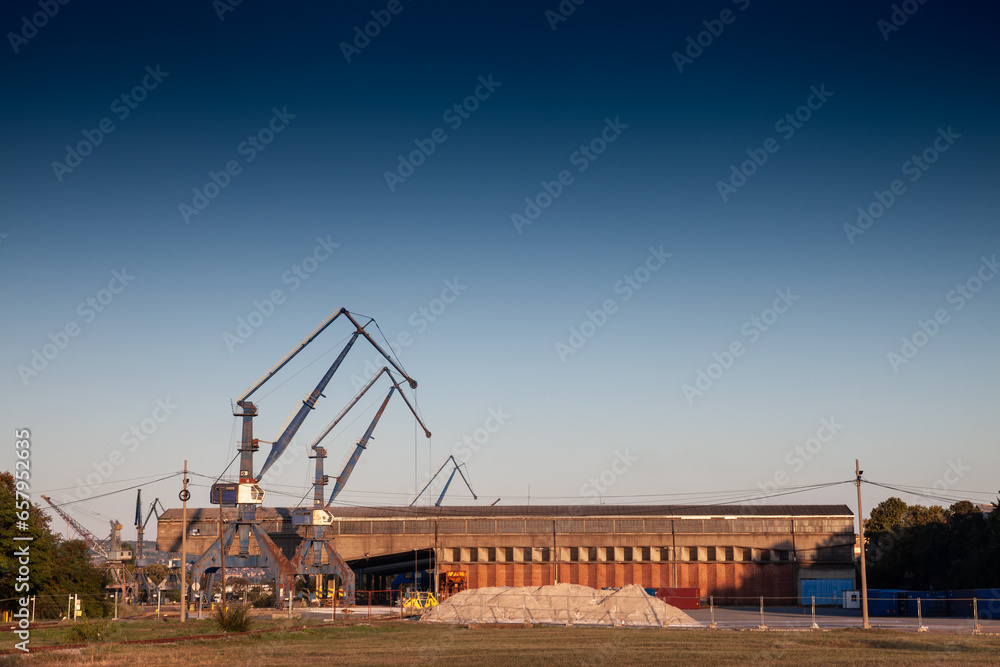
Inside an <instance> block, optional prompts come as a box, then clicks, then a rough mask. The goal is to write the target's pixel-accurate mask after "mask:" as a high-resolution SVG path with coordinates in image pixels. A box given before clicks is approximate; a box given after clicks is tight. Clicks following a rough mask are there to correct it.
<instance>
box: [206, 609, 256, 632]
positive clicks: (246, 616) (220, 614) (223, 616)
mask: <svg viewBox="0 0 1000 667" xmlns="http://www.w3.org/2000/svg"><path fill="white" fill-rule="evenodd" d="M215 622H216V623H218V624H219V628H221V629H222V631H223V632H246V631H247V630H249V629H250V625H251V623H253V616H251V615H250V606H249V605H242V604H241V605H231V606H228V607H227V606H224V605H221V604H220V605H219V607H218V609H216V610H215Z"/></svg>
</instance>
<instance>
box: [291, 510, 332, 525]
mask: <svg viewBox="0 0 1000 667" xmlns="http://www.w3.org/2000/svg"><path fill="white" fill-rule="evenodd" d="M292 525H293V526H332V525H333V514H331V513H330V510H325V509H319V510H315V509H309V508H305V507H300V508H297V509H294V510H292Z"/></svg>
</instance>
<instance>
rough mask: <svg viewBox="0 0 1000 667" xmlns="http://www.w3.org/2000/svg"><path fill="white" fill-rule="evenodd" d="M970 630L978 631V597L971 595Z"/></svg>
mask: <svg viewBox="0 0 1000 667" xmlns="http://www.w3.org/2000/svg"><path fill="white" fill-rule="evenodd" d="M972 618H973V621H972V631H973V632H975V633H977V634H978V633H979V629H980V628H979V598H977V597H975V596H973V598H972Z"/></svg>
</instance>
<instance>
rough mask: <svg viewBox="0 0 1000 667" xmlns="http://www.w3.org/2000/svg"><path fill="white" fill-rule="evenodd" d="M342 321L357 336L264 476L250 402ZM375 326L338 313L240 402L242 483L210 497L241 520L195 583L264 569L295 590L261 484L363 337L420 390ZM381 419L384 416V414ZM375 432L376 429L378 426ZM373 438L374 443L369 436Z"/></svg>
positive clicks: (276, 446) (280, 442)
mask: <svg viewBox="0 0 1000 667" xmlns="http://www.w3.org/2000/svg"><path fill="white" fill-rule="evenodd" d="M341 316H343V317H344V318H346V319H347V320H349V321H350V322H351V324H352V325H353V326H354V332H353V333H352V334H351V336H350V340H348V342H347V344H346V345H345V346H344V348H343V350H341V352H340V354H339V355H338V356H337V358H336V359H335V360H334V362H333V364H331V366H330V367H329V369H328V370H327V371H326V373H325V374H324V375H323V377H322V378H321V379H320V381H319V382H318V383H317V385H316V388H315V389H314V390H313V391H312V392H311V393H310V394H309V395H308V396H306V398H304V399H303V401H302V407H300V408H299V410H298V411H297V412H296V414H295V415H294V416H293V417H292V419H291V420H290V421H289V423H288V425H287V426H286V427H285V429H284V431H283V432H282V433H281V434H280V435H279V436H278V438H277V439H276V440H275V441H273V443H272V444H271V450H270V452H268V455H267V457H266V458H265V460H264V464H263V465H262V466H261V468H260V471H259V472H257V473H256V474H255V473H254V464H253V457H254V452H256V451H257V450H258V449H259V447H260V445H259V442H260V441H259V440H258V439H256V438H255V437H254V430H253V419H254V417H256V416H257V406H256V405H255V404H254V403H253V402H251V401H250V398H251V397H252V396H253V395H254V394H255V393H256V392H257V391H258V390H259V389H260V388H261V387H262V386H264V384H265V383H267V382H268V381H269V380H270V379H271V378H272V377H274V376H275V374H277V373H278V372H279V371H280V370H281V369H283V368H284V367H285V366H286V365H287V364H288V363H289V362H291V360H292V359H294V358H295V357H296V356H297V355H298V354H299V353H300V352H302V350H304V349H305V348H306V347H307V346H308V345H309V344H310V343H311V342H313V341H314V340H315V339H316V338H317V337H318V336H319V335H320V334H321V333H323V332H324V331H325V330H326V329H327V328H328V327H329V326H330V325H331V324H333V322H334V321H336V320H337V319H338V318H340V317H341ZM372 322H374V320H373V319H369V321H368V322H367V323H365V324H364V325H362V324H361V322H359V321H358V319H357V318H356V317H355V314H354V313H351V312H349V311H348V310H347V309H346V308H339V309H338V310H336V311H335V312H334V313H333V314H331V315H330V316H329V317H327V318H326V320H324V321H323V322H322V323H321V324H320V325H319V326H318V327H317V328H316V329H315V330H314V331H313V332H312V333H310V334H309V335H308V336H306V337H305V338H304V339H303V340H302V341H301V342H300V343H299V344H298V345H297V346H295V347H294V348H293V349H292V350H291V351H290V352H289V353H288V354H287V355H285V357H284V358H282V359H281V360H280V361H279V362H278V363H277V364H275V365H274V367H272V368H271V369H270V370H269V371H267V372H266V373H265V374H264V375H263V376H261V377H260V379H258V380H257V381H256V382H255V383H254V384H252V385H251V386H250V388H249V389H247V390H246V391H245V392H243V394H242V395H241V396H240V397H239V398H238V399H237V400H236V406H237V408H236V409H234V411H233V416H235V417H238V418H240V419H241V420H242V433H241V437H240V446H239V459H240V466H239V482H237V483H232V482H216V483H215V484H213V485H212V489H211V494H210V500H211V502H212V504H218V505H221V506H223V507H235V508H236V520H235V521H234V522H231V523H230V524H229V525H228V526H225V527H224V528H223V530H222V531H221V533H220V535H219V537H218V538H217V539H216V540H215V542H213V544H212V545H211V546H210V547H209V548H208V550H207V551H205V553H204V554H203V555H202V556H201V558H199V559H198V560H197V561H196V562H195V564H194V567H193V568H192V573H191V575H192V576H191V580H192V581H193V582H197V581H200V579H201V576H202V575H204V574H207V573H209V572H214V570H215V569H217V568H222V567H260V568H264V569H265V570H267V571H269V572H270V573H271V574H272V575H274V578H275V580H276V582H277V583H278V584H279V585H278V588H279V590H280V589H281V588H284V589H285V590H291V586H292V584H293V580H294V578H295V575H296V574H298V573H299V572H298V569H299V568H298V567H297V566H296V565H295V564H293V562H291V561H289V560H288V559H287V558H286V557H285V555H284V554H283V553H282V551H281V549H280V548H279V547H278V546H277V545H275V544H274V542H273V541H272V540H271V539H270V537H269V536H268V535H267V533H266V532H265V531H264V529H263V527H262V526H261V525H260V523H259V522H258V521H257V516H256V512H257V507H258V506H259V505H261V504H262V503H263V502H264V496H265V492H264V490H263V489H262V488H261V487H260V485H259V481H260V480H261V478H262V477H263V476H264V475H265V474H266V473H267V471H268V470H269V469H270V468H271V466H272V465H273V464H274V463H275V462H276V461H277V460H278V458H279V457H280V456H281V454H282V453H283V452H284V451H285V449H286V448H287V447H288V445H289V444H290V443H291V441H292V438H293V437H294V436H295V434H296V433H297V432H298V430H299V428H300V427H301V426H302V424H303V422H304V421H305V419H306V417H307V416H308V415H309V413H310V412H311V411H312V410H314V409H315V408H316V404H317V402H318V400H319V399H320V397H322V396H323V391H324V389H325V388H326V386H327V385H328V384H329V382H330V380H331V379H332V378H333V375H334V374H335V373H336V372H337V369H339V368H340V365H341V364H342V363H343V361H344V359H345V357H346V356H347V353H348V352H349V351H350V350H351V348H352V347H353V346H354V343H355V342H356V341H357V339H358V338H359V337H364V338H365V339H366V340H367V341H368V343H369V344H371V345H372V347H374V348H375V350H376V351H378V353H379V354H381V355H382V357H384V358H385V360H386V361H387V362H388V365H389V366H391V367H392V368H393V369H394V370H395V371H396V372H397V373H398V374H399V375H401V376H402V377H403V379H404V380H405V381H406V382H407V383H408V384H409V385H410V387H411V388H416V386H417V381H416V380H414V379H413V378H411V377H410V376H409V375H407V373H406V372H405V371H404V370H403V369H402V368H401V367H400V366H399V364H398V363H397V362H396V361H395V360H394V359H393V358H392V357H391V356H390V355H389V354H388V353H387V352H386V351H385V350H383V349H382V347H381V346H379V344H378V343H377V342H376V341H375V340H374V339H373V338H372V336H371V335H370V334H369V333H368V331H367V330H366V329H365V327H367V326H368V325H370V324H371V323H372ZM397 388H398V385H397V384H396V383H394V386H393V390H395V389H397ZM391 391H392V390H390V396H391ZM386 402H388V397H387V398H386ZM384 407H385V403H383V409H384ZM411 409H412V406H411ZM379 414H380V415H381V410H380V412H379ZM371 428H372V429H373V428H374V425H373V426H372V427H371ZM368 437H369V438H370V433H369V434H368ZM362 449H363V447H362ZM320 460H321V459H320ZM355 462H356V461H355ZM352 468H353V466H352ZM349 475H350V471H349V470H348V472H347V475H346V476H349ZM346 476H345V475H344V474H343V473H342V475H341V477H342V478H344V481H346ZM338 481H339V480H338ZM220 510H221V507H220ZM331 522H332V519H331ZM220 523H221V519H220ZM331 548H332V547H331ZM337 559H338V560H339V562H338V563H335V564H334V565H335V566H336V567H335V569H339V570H341V572H340V574H341V575H342V579H343V580H344V584H345V585H344V589H345V593H346V592H347V591H348V590H350V591H351V592H353V584H354V575H353V572H351V571H350V569H349V568H347V566H346V564H344V563H343V561H342V559H340V557H339V556H337ZM348 584H349V585H348ZM349 599H350V598H349Z"/></svg>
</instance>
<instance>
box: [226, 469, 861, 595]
mask: <svg viewBox="0 0 1000 667" xmlns="http://www.w3.org/2000/svg"><path fill="white" fill-rule="evenodd" d="M858 488H859V489H860V488H861V487H858ZM858 493H859V494H860V493H861V491H858ZM219 551H220V552H222V558H221V559H220V560H221V561H222V563H221V564H220V567H221V570H220V573H221V574H222V597H221V598H219V599H220V600H221V601H222V608H223V609H225V608H226V541H225V540H224V539H222V492H221V491H220V492H219Z"/></svg>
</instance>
